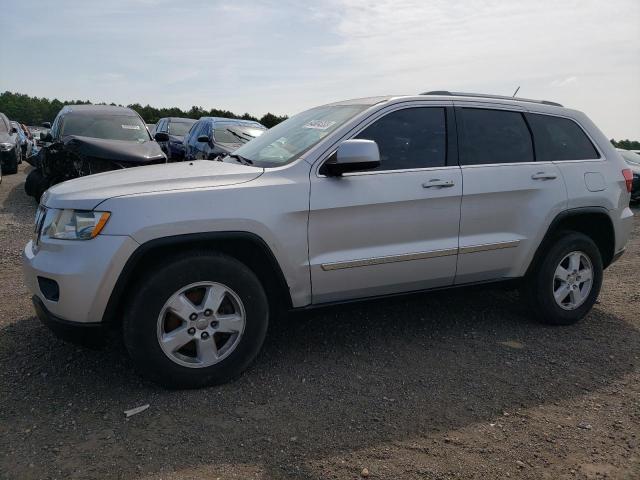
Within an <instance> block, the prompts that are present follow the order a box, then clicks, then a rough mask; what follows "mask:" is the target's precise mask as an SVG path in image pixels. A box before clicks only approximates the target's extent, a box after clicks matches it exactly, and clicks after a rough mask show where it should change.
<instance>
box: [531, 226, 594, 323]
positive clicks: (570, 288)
mask: <svg viewBox="0 0 640 480" xmlns="http://www.w3.org/2000/svg"><path fill="white" fill-rule="evenodd" d="M602 270H603V269H602V258H601V255H600V251H599V250H598V247H597V246H596V244H595V243H594V242H593V240H591V239H590V238H589V237H587V236H586V235H584V234H582V233H577V232H564V233H563V234H561V235H559V236H558V237H557V239H556V240H555V242H554V243H553V244H552V246H551V248H550V249H549V251H548V253H547V255H546V256H545V258H544V259H543V260H542V261H541V262H540V264H539V265H538V266H537V268H535V270H534V271H533V272H531V274H530V275H529V278H527V279H526V280H525V283H524V286H523V293H524V294H525V296H526V297H527V298H528V300H529V303H530V305H531V312H532V314H533V315H534V316H535V317H536V318H537V319H538V320H540V321H542V322H544V323H548V324H553V325H570V324H572V323H575V322H577V321H578V320H580V319H582V318H583V317H584V316H585V315H586V314H587V313H589V310H591V307H593V304H594V303H595V301H596V299H597V298H598V294H599V293H600V287H601V285H602Z"/></svg>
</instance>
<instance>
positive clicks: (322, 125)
mask: <svg viewBox="0 0 640 480" xmlns="http://www.w3.org/2000/svg"><path fill="white" fill-rule="evenodd" d="M335 124H336V122H333V121H331V120H311V121H310V122H308V123H307V124H306V125H303V126H302V128H312V129H313V130H327V129H328V128H331V127H333V126H334V125H335Z"/></svg>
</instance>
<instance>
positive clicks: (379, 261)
mask: <svg viewBox="0 0 640 480" xmlns="http://www.w3.org/2000/svg"><path fill="white" fill-rule="evenodd" d="M518 245H520V240H512V241H509V242H498V243H486V244H483V245H471V246H469V247H462V248H446V249H443V250H432V251H430V252H418V253H403V254H401V255H389V256H385V257H372V258H362V259H359V260H348V261H346V262H332V263H323V264H321V265H320V267H321V268H322V270H324V271H325V272H328V271H331V270H341V269H343V268H355V267H368V266H371V265H383V264H385V263H395V262H408V261H411V260H425V259H428V258H438V257H448V256H450V255H458V254H464V253H477V252H486V251H489V250H501V249H503V248H515V247H517V246H518Z"/></svg>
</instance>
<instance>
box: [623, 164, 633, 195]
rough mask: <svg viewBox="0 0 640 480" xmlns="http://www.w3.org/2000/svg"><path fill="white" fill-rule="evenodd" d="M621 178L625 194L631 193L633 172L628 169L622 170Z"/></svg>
mask: <svg viewBox="0 0 640 480" xmlns="http://www.w3.org/2000/svg"><path fill="white" fill-rule="evenodd" d="M622 176H623V177H624V183H625V184H626V185H627V192H629V193H631V190H633V172H632V171H631V169H630V168H625V169H624V170H622Z"/></svg>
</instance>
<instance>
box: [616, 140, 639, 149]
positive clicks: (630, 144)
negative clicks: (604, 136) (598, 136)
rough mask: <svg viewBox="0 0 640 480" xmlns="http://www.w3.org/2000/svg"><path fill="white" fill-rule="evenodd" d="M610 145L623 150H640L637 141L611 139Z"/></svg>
mask: <svg viewBox="0 0 640 480" xmlns="http://www.w3.org/2000/svg"><path fill="white" fill-rule="evenodd" d="M611 143H613V146H614V147H616V148H622V149H624V150H640V142H639V141H638V140H629V139H627V140H614V139H613V138H612V139H611Z"/></svg>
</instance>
